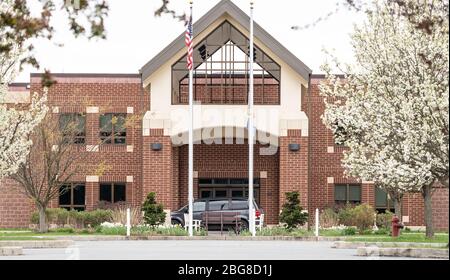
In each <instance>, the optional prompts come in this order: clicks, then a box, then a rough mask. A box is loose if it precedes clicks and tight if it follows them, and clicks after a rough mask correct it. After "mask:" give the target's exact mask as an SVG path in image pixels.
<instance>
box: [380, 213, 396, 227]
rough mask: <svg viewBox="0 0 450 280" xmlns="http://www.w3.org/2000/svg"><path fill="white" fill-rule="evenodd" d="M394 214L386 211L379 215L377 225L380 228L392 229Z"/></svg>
mask: <svg viewBox="0 0 450 280" xmlns="http://www.w3.org/2000/svg"><path fill="white" fill-rule="evenodd" d="M393 215H394V214H393V213H391V212H389V211H386V212H385V213H380V214H377V220H376V224H377V227H379V228H390V227H391V223H392V216H393Z"/></svg>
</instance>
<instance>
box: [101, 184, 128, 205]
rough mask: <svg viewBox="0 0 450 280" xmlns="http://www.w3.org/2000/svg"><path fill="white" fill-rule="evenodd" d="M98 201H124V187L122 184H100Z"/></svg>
mask: <svg viewBox="0 0 450 280" xmlns="http://www.w3.org/2000/svg"><path fill="white" fill-rule="evenodd" d="M100 201H108V202H113V203H115V202H119V201H126V187H125V184H124V183H110V184H109V183H108V184H100Z"/></svg>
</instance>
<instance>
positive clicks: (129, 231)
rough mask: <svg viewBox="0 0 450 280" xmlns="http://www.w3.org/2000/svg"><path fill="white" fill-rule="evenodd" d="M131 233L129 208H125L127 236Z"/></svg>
mask: <svg viewBox="0 0 450 280" xmlns="http://www.w3.org/2000/svg"><path fill="white" fill-rule="evenodd" d="M130 233H131V214H130V208H127V236H128V237H129V236H130Z"/></svg>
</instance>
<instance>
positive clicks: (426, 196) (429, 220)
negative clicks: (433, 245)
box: [422, 184, 434, 238]
mask: <svg viewBox="0 0 450 280" xmlns="http://www.w3.org/2000/svg"><path fill="white" fill-rule="evenodd" d="M432 190H433V186H432V184H430V185H428V186H424V187H423V188H422V196H423V201H424V205H425V226H426V237H427V238H432V237H434V230H433V205H432V203H431V195H432Z"/></svg>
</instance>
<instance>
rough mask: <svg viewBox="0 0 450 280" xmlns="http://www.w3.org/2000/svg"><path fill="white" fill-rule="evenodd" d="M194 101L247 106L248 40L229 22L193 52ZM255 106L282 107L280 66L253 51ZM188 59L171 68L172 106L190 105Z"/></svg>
mask: <svg viewBox="0 0 450 280" xmlns="http://www.w3.org/2000/svg"><path fill="white" fill-rule="evenodd" d="M193 57H194V83H193V85H194V87H193V88H194V100H195V101H200V102H201V103H202V104H247V102H248V85H249V40H248V39H247V38H246V37H245V36H244V35H243V34H242V33H241V32H240V31H238V30H237V29H236V28H235V27H234V26H233V25H231V24H230V23H229V22H228V21H225V22H224V23H223V24H222V25H220V26H219V27H218V28H216V29H215V30H214V31H213V32H211V34H209V35H208V36H207V37H206V38H205V39H203V40H202V41H201V42H200V43H199V44H197V45H196V46H195V48H194V55H193ZM254 61H255V63H254V67H253V68H254V103H255V104H258V105H262V104H266V105H278V104H280V76H281V70H280V66H279V65H278V64H277V63H276V62H275V61H274V60H273V59H271V58H270V57H269V56H268V55H267V54H265V53H264V52H263V51H262V50H261V49H259V48H258V47H257V46H256V45H255V47H254ZM188 89H189V72H188V70H187V67H186V55H185V56H183V57H182V58H181V59H180V60H178V61H177V62H176V63H175V64H174V65H172V103H173V104H187V103H188V94H189V93H188Z"/></svg>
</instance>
